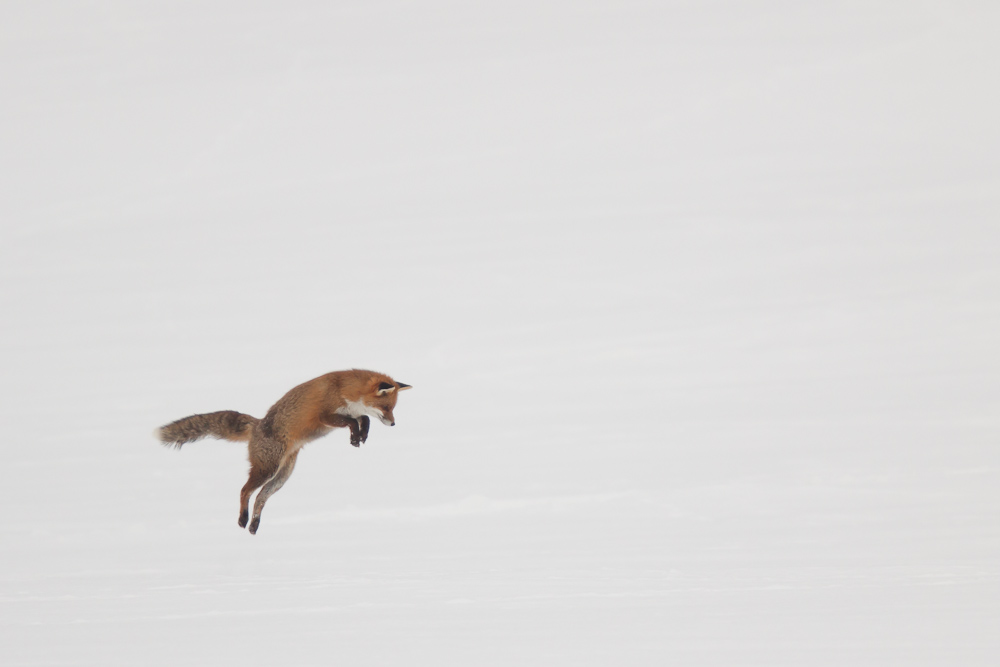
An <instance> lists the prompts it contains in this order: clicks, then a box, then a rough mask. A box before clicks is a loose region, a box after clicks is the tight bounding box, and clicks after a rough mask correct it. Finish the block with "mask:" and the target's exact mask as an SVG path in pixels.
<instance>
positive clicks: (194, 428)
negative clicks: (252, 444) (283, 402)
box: [154, 410, 260, 447]
mask: <svg viewBox="0 0 1000 667" xmlns="http://www.w3.org/2000/svg"><path fill="white" fill-rule="evenodd" d="M258 421H260V420H259V419H257V418H256V417H251V416H250V415H245V414H243V413H242V412H236V411H235V410H222V411H221V412H209V413H208V414H204V415H191V416H190V417H185V418H184V419H178V420H177V421H175V422H170V423H169V424H167V425H166V426H162V427H160V428H158V429H156V431H154V433H155V435H156V437H157V438H159V440H160V442H162V443H163V444H165V445H173V446H174V447H180V446H181V445H183V444H185V443H188V442H193V441H195V440H198V439H200V438H204V437H206V436H212V437H214V438H222V439H223V440H234V441H236V442H246V441H248V440H249V439H250V432H251V431H252V430H253V427H254V425H255V424H256V423H257V422H258Z"/></svg>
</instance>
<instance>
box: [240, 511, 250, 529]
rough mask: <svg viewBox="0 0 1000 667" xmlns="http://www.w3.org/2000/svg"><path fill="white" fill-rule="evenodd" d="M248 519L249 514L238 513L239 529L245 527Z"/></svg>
mask: <svg viewBox="0 0 1000 667" xmlns="http://www.w3.org/2000/svg"><path fill="white" fill-rule="evenodd" d="M249 519H250V512H240V521H239V524H240V528H246V527H247V521H248V520H249Z"/></svg>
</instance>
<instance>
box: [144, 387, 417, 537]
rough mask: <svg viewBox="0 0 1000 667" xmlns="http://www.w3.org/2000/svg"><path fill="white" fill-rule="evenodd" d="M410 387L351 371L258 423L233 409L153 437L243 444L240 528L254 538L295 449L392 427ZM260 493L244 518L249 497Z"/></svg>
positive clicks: (296, 391) (294, 394)
mask: <svg viewBox="0 0 1000 667" xmlns="http://www.w3.org/2000/svg"><path fill="white" fill-rule="evenodd" d="M411 388H412V387H411V386H410V385H408V384H403V383H402V382H397V381H395V380H393V379H392V378H391V377H389V376H388V375H385V374H384V373H377V372H375V371H366V370H360V369H357V368H355V369H351V370H346V371H334V372H332V373H327V374H325V375H321V376H319V377H317V378H313V379H312V380H309V381H308V382H303V383H302V384H300V385H298V386H296V387H293V388H292V389H290V390H289V391H288V393H286V394H285V395H284V396H282V397H281V398H280V399H278V402H277V403H275V404H274V405H272V406H271V408H270V409H269V410H268V411H267V414H265V415H264V418H263V419H257V418H256V417H252V416H250V415H247V414H243V413H242V412H236V411H235V410H222V411H219V412H209V413H206V414H198V415H191V416H190V417H184V418H183V419H178V420H177V421H173V422H170V423H169V424H167V425H166V426H161V427H160V428H158V429H156V430H155V431H154V432H153V433H154V435H155V436H156V438H157V439H158V440H159V441H160V442H161V443H162V444H164V445H166V446H168V447H170V446H173V447H175V448H177V449H180V448H181V446H182V445H185V444H187V443H189V442H194V441H195V440H200V439H201V438H205V437H209V436H211V437H214V438H219V439H222V440H231V441H234V442H246V443H248V451H249V456H250V476H249V478H248V479H247V483H246V484H244V485H243V488H242V489H241V490H240V516H239V520H238V522H237V523H239V526H240V528H246V527H247V521H248V520H249V522H250V527H249V530H250V533H251V534H252V535H256V534H257V529H258V528H259V527H260V513H261V512H262V511H263V509H264V504H265V503H266V502H267V499H268V498H270V497H271V496H273V495H274V494H275V493H277V492H278V490H279V489H280V488H281V487H282V486H283V485H284V484H285V482H287V481H288V478H289V477H290V476H291V474H292V471H293V470H294V469H295V459H296V457H298V455H299V450H300V449H302V447H303V446H305V445H306V444H307V443H309V442H311V441H313V440H316V439H317V438H321V437H323V436H324V435H326V434H327V433H329V432H330V431H332V430H333V429H335V428H344V427H346V428H348V429H349V430H350V433H351V437H350V439H351V444H352V445H354V446H355V447H360V446H361V445H362V444H363V443H364V442H366V441H367V440H368V429H369V427H370V425H371V419H370V417H375V418H376V419H378V420H379V421H381V422H382V423H383V424H385V425H386V426H395V425H396V418H395V417H394V416H393V412H392V411H393V409H394V408H395V407H396V400H397V398H398V397H399V392H401V391H404V390H406V389H411ZM258 488H259V489H260V493H258V494H257V499H256V501H254V506H253V517H250V516H249V505H250V496H251V495H252V494H253V492H254V491H256V490H257V489H258Z"/></svg>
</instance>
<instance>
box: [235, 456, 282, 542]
mask: <svg viewBox="0 0 1000 667" xmlns="http://www.w3.org/2000/svg"><path fill="white" fill-rule="evenodd" d="M275 469H276V467H274V466H273V467H264V466H260V465H253V464H251V465H250V477H249V478H248V479H247V483H246V484H244V485H243V489H242V490H241V491H240V519H239V524H240V528H246V527H247V520H248V519H249V517H250V512H249V506H250V496H251V495H252V494H253V492H254V491H256V490H257V489H259V488H260V487H261V486H262V485H263V484H264V482H266V481H267V480H269V479H270V478H271V477H273V476H274V473H275Z"/></svg>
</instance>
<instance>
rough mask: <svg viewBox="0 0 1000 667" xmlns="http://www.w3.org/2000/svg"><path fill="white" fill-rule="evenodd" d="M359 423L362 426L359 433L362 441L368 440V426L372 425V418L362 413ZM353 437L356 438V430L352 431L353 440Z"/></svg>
mask: <svg viewBox="0 0 1000 667" xmlns="http://www.w3.org/2000/svg"><path fill="white" fill-rule="evenodd" d="M358 425H359V426H360V427H361V433H360V434H359V436H358V437H359V438H360V439H361V442H367V441H368V427H370V426H371V425H372V420H371V419H369V418H368V415H361V416H360V417H358ZM353 439H354V431H351V440H352V441H353ZM355 446H357V445H355Z"/></svg>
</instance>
